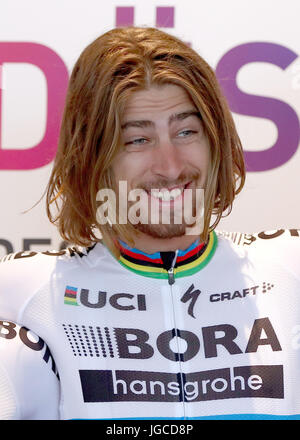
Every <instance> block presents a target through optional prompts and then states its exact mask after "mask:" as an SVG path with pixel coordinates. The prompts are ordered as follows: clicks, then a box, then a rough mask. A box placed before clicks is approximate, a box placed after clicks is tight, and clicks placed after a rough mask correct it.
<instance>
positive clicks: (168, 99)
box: [112, 84, 210, 238]
mask: <svg viewBox="0 0 300 440" xmlns="http://www.w3.org/2000/svg"><path fill="white" fill-rule="evenodd" d="M121 125H122V145H121V150H120V152H119V153H118V155H117V157H116V158H115V160H114V162H113V164H112V171H113V173H114V176H115V179H116V182H117V183H118V182H119V181H126V182H127V190H128V192H130V190H132V189H136V188H140V189H142V190H145V191H146V192H147V195H146V198H144V199H143V200H144V204H141V205H140V208H141V211H140V213H141V214H142V216H143V215H146V217H147V218H148V219H149V221H148V222H147V224H142V223H138V224H136V225H135V228H136V229H138V230H140V231H142V232H143V233H145V234H147V235H149V236H151V237H156V238H172V237H179V236H182V235H184V234H185V231H186V224H185V221H184V219H183V222H182V223H181V224H176V223H177V221H176V222H175V220H174V218H175V215H177V214H178V212H179V211H180V212H181V211H182V209H183V206H184V195H183V194H184V193H183V191H184V189H190V190H195V189H196V188H205V183H206V179H207V173H208V167H209V160H210V150H209V144H208V140H207V138H206V136H205V134H204V131H203V125H202V121H201V118H200V116H199V114H198V110H197V108H196V107H195V105H194V103H193V102H192V100H191V99H190V97H189V95H188V94H187V93H186V91H185V90H184V89H183V88H182V87H179V86H177V85H174V84H166V85H162V86H152V87H151V88H150V89H148V90H142V91H138V92H135V93H133V94H132V95H131V97H130V98H129V99H128V101H127V104H126V106H125V111H124V114H123V117H122V120H121ZM163 188H164V189H168V190H169V191H171V190H172V192H171V194H168V192H167V193H164V194H163V196H162V195H159V194H157V193H155V191H154V190H162V189H163ZM144 194H146V193H144ZM194 194H195V191H194ZM170 195H171V197H170ZM193 203H195V201H194V202H193ZM128 206H130V202H129V205H128ZM194 208H195V206H194ZM162 209H169V210H170V214H171V217H170V218H171V221H170V223H168V224H163V221H162V218H160V222H159V224H153V222H151V220H150V217H151V216H150V213H151V214H152V213H154V210H158V211H162ZM147 214H148V215H147Z"/></svg>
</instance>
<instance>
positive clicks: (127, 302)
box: [64, 286, 146, 311]
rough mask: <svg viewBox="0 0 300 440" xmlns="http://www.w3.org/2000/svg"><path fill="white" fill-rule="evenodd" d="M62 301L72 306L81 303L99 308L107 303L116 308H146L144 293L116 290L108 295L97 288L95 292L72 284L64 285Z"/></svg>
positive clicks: (141, 309)
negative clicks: (116, 291)
mask: <svg viewBox="0 0 300 440" xmlns="http://www.w3.org/2000/svg"><path fill="white" fill-rule="evenodd" d="M64 303H65V304H67V305H72V306H79V305H83V306H85V307H89V308H91V309H101V308H103V307H104V306H105V305H106V304H108V303H109V304H110V306H111V307H113V308H114V309H117V310H123V311H124V310H140V311H145V310H146V297H145V295H141V294H137V295H133V294H131V293H124V292H121V293H119V292H118V293H114V294H113V295H110V296H109V295H108V294H107V292H105V291H101V290H99V291H98V292H96V291H92V290H90V289H79V288H77V287H74V286H66V288H65V293H64Z"/></svg>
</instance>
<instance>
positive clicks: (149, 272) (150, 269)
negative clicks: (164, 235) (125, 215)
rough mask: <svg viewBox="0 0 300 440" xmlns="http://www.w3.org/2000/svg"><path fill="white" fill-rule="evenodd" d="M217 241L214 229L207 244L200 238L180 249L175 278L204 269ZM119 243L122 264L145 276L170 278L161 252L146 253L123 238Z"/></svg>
mask: <svg viewBox="0 0 300 440" xmlns="http://www.w3.org/2000/svg"><path fill="white" fill-rule="evenodd" d="M217 242H218V239H217V235H216V233H215V232H214V231H212V232H210V234H209V237H208V241H207V243H206V244H205V243H199V239H198V240H196V241H195V242H194V243H193V244H192V245H191V246H190V247H188V248H187V249H186V250H183V251H182V250H179V252H178V255H177V259H176V263H175V266H174V275H175V278H177V277H184V276H189V275H192V274H194V273H196V272H198V271H199V270H201V269H203V267H205V266H206V265H207V263H208V262H209V261H210V260H211V258H212V256H213V255H214V253H215V250H216V247H217ZM119 245H120V252H121V256H120V259H119V262H120V263H121V264H122V266H124V267H126V268H127V269H129V270H131V271H132V272H135V273H136V274H138V275H143V276H145V277H151V278H160V279H167V278H168V272H167V270H166V269H165V268H164V267H163V261H162V258H161V255H160V252H155V253H154V254H146V253H145V252H142V251H140V250H138V249H135V248H131V247H130V246H128V245H127V244H126V243H125V242H124V241H122V240H119Z"/></svg>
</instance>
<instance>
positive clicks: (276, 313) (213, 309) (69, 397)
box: [0, 27, 300, 419]
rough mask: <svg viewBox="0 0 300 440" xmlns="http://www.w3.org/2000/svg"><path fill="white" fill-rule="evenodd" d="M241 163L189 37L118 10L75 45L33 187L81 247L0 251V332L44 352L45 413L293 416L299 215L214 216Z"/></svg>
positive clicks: (211, 80)
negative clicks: (141, 24)
mask: <svg viewBox="0 0 300 440" xmlns="http://www.w3.org/2000/svg"><path fill="white" fill-rule="evenodd" d="M244 180H245V170H244V163H243V155H242V148H241V144H240V141H239V138H238V135H237V133H236V130H235V127H234V123H233V121H232V117H231V115H230V112H229V110H228V107H227V104H226V101H225V100H224V98H223V96H222V94H221V92H220V89H219V86H218V84H217V81H216V78H215V76H214V73H213V71H212V69H211V68H210V67H209V66H208V65H207V63H206V62H205V61H204V60H203V59H202V58H201V57H200V56H199V55H198V54H197V53H195V52H194V51H193V50H192V49H191V48H189V47H188V46H187V45H185V44H184V43H183V42H181V41H180V40H178V39H177V38H175V37H172V36H170V35H168V34H165V33H163V32H161V31H159V30H157V29H153V28H133V27H128V28H121V29H114V30H111V31H109V32H107V33H106V34H104V35H102V36H101V37H100V38H98V39H97V40H95V41H94V42H93V43H92V44H91V45H90V46H88V47H87V48H86V49H85V50H84V51H83V53H82V54H81V56H80V58H79V60H78V61H77V63H76V65H75V67H74V69H73V72H72V76H71V79H70V84H69V89H68V93H67V98H66V105H65V111H64V116H63V121H62V127H61V135H60V141H59V147H58V152H57V156H56V160H55V163H54V167H53V171H52V174H51V177H50V182H49V186H48V192H47V212H48V215H49V218H50V220H51V221H52V222H54V223H56V224H57V226H58V228H59V231H60V233H61V236H62V237H63V238H64V239H66V240H67V241H69V242H71V243H74V244H75V245H77V246H83V247H81V248H79V247H70V248H68V249H67V250H65V251H62V252H57V253H55V252H52V253H51V252H42V253H35V252H31V253H18V254H14V255H11V256H7V257H5V258H4V259H3V262H2V263H1V264H0V280H1V284H0V286H1V287H0V289H1V292H0V293H1V294H0V317H1V318H2V320H3V321H4V320H8V321H4V322H3V326H4V328H6V329H7V330H6V332H4V333H5V334H6V335H9V334H10V335H11V334H12V333H10V331H11V330H12V329H14V325H15V324H14V321H15V322H17V323H18V325H20V326H23V327H25V328H30V329H31V330H32V331H33V332H35V333H36V334H37V335H39V336H38V337H39V338H42V340H43V341H45V342H43V344H47V346H48V347H49V350H50V351H51V353H52V355H53V358H54V359H55V363H56V367H57V371H58V374H59V379H60V396H59V397H57V396H56V395H55V396H53V397H52V401H51V402H52V403H51V404H49V405H50V407H51V408H50V409H51V414H52V415H53V414H54V412H55V407H56V406H57V407H58V405H59V408H60V415H59V417H60V418H62V419H74V418H80V419H101V418H106V419H107V418H108V419H114V418H128V419H132V418H135V419H145V418H151V419H155V418H174V419H199V418H203V417H212V418H228V417H229V418H257V417H258V418H261V417H275V418H276V417H279V418H280V417H292V418H297V417H298V416H299V414H300V399H299V397H298V395H299V393H298V392H295V390H296V387H297V384H298V381H299V371H300V369H299V367H300V365H299V362H300V359H299V356H297V350H298V348H299V347H298V343H297V332H298V329H299V313H298V305H299V299H298V296H299V295H298V290H299V287H300V280H299V255H300V242H299V231H297V230H290V231H289V230H287V231H284V230H279V231H276V232H274V231H273V232H270V233H261V234H258V235H246V234H228V235H229V236H230V237H229V238H231V240H229V239H228V238H226V237H225V235H226V234H221V233H218V234H217V233H216V232H215V230H214V229H215V227H216V225H217V224H218V222H219V220H220V218H221V216H222V215H224V212H225V211H226V210H227V209H228V210H229V211H230V210H231V207H232V203H233V200H234V197H235V195H236V194H238V193H239V191H240V190H241V189H242V187H243V184H244ZM102 190H103V191H104V193H103V192H101V191H102ZM135 190H137V192H135ZM197 190H199V191H200V194H202V195H203V192H204V198H203V199H201V200H200V201H199V200H198V199H197V194H198V193H197ZM111 191H112V192H113V194H115V195H116V198H115V199H114V198H113V196H112V192H111ZM137 193H138V194H139V197H140V199H139V200H137V199H135V198H134V196H135V195H136V194H137ZM188 193H189V194H191V193H192V196H193V197H192V198H190V199H189V198H188V197H186V194H188ZM103 194H106V196H107V197H106V198H105V197H103ZM124 198H125V199H126V201H124ZM187 201H188V202H189V203H187ZM115 202H116V203H115ZM127 202H128V203H127ZM198 202H199V203H198ZM54 203H55V205H54ZM203 204H204V213H203ZM53 206H55V208H56V212H55V214H53V212H52V211H51V209H52V207H53ZM103 207H105V209H103ZM106 208H107V209H106ZM134 208H136V209H135V212H133V211H134ZM186 208H191V209H190V213H189V215H187V216H186V217H185V216H183V215H182V214H183V211H184V210H185V209H186ZM167 211H168V212H169V214H170V217H169V219H168V220H169V221H163V220H164V213H165V212H167ZM213 216H214V217H215V221H214V222H213V220H212V219H213ZM180 217H181V222H179V221H178V219H180ZM153 218H155V219H156V221H151V220H153ZM157 219H158V221H157ZM124 220H125V221H124ZM199 228H200V229H199ZM99 233H100V234H101V237H100V238H99V235H100V234H99ZM5 326H6V327H5ZM23 331H24V330H23ZM26 331H27V330H26ZM36 338H37V336H36ZM6 339H7V338H6ZM16 340H17V339H15V341H16ZM39 340H40V339H39ZM6 342H7V341H6ZM43 359H44V358H43ZM44 360H45V359H44ZM40 364H41V361H40V357H38V356H35V357H34V356H32V360H31V361H30V362H29V366H28V368H32V369H35V368H37V369H38V368H40ZM6 371H9V368H8V367H7V368H6ZM48 372H49V373H51V374H52V376H51V375H50V374H49V375H48V376H49V377H48V379H45V382H44V383H45V385H44V389H43V390H42V392H41V393H45V394H48V393H50V394H51V395H52V394H53V393H52V387H51V385H50V376H51V378H53V374H54V373H53V371H50V368H49V369H48ZM3 381H5V378H4V379H3ZM10 381H11V383H12V384H13V382H14V379H13V377H10ZM12 386H13V385H12ZM45 390H46V391H45ZM58 400H59V402H58ZM43 405H44V407H45V408H47V398H46V397H45V400H44V403H43ZM50 409H49V411H50ZM49 417H50V416H49Z"/></svg>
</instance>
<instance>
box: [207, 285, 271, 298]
mask: <svg viewBox="0 0 300 440" xmlns="http://www.w3.org/2000/svg"><path fill="white" fill-rule="evenodd" d="M273 287H274V284H272V283H267V282H263V284H262V286H252V287H247V288H243V289H239V290H234V291H230V292H221V293H212V294H210V295H209V300H210V302H218V301H226V300H233V299H236V298H246V297H248V296H253V295H256V294H257V293H266V292H268V291H269V290H271V289H273Z"/></svg>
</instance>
